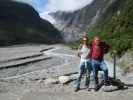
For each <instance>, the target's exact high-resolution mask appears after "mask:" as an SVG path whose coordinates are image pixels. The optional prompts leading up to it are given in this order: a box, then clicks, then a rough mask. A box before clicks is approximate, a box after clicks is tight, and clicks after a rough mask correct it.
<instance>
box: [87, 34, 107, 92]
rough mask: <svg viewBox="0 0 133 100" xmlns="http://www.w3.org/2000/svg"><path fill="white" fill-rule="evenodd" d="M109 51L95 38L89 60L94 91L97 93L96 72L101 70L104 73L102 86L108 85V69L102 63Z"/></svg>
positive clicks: (105, 45)
mask: <svg viewBox="0 0 133 100" xmlns="http://www.w3.org/2000/svg"><path fill="white" fill-rule="evenodd" d="M108 50H109V45H107V44H106V43H105V42H102V41H101V39H100V37H98V36H96V37H95V38H94V40H93V42H92V44H91V51H90V55H89V56H90V59H91V66H92V70H93V76H94V90H95V91H97V90H98V89H99V86H98V84H99V82H98V71H99V70H101V71H103V72H104V85H105V86H108V85H109V78H108V68H107V66H106V63H105V62H104V54H105V53H107V52H108Z"/></svg>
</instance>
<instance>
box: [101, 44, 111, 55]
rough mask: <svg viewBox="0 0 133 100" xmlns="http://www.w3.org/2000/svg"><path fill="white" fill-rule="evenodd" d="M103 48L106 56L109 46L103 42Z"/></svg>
mask: <svg viewBox="0 0 133 100" xmlns="http://www.w3.org/2000/svg"><path fill="white" fill-rule="evenodd" d="M103 48H104V53H105V54H106V53H108V52H109V50H110V49H111V46H110V45H109V44H107V43H106V42H103Z"/></svg>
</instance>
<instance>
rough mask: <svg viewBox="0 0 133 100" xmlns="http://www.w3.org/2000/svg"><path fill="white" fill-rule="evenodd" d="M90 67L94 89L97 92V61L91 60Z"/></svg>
mask: <svg viewBox="0 0 133 100" xmlns="http://www.w3.org/2000/svg"><path fill="white" fill-rule="evenodd" d="M91 66H92V70H93V77H94V88H95V90H96V91H97V90H98V67H99V63H98V61H96V60H91Z"/></svg>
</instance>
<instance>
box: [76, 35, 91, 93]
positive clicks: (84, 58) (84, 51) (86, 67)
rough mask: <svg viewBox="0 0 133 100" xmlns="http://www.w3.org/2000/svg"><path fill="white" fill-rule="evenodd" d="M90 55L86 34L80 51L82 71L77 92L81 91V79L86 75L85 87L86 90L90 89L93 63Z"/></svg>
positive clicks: (80, 68)
mask: <svg viewBox="0 0 133 100" xmlns="http://www.w3.org/2000/svg"><path fill="white" fill-rule="evenodd" d="M88 54H89V48H88V38H87V35H86V34H84V36H83V39H82V44H81V45H80V47H79V49H78V56H79V57H80V58H81V60H80V65H79V70H80V71H79V77H78V79H77V86H76V89H75V92H77V91H78V90H80V82H81V78H82V76H83V75H84V74H86V82H85V86H86V88H88V87H89V81H90V71H91V68H90V65H91V63H90V60H89V58H88Z"/></svg>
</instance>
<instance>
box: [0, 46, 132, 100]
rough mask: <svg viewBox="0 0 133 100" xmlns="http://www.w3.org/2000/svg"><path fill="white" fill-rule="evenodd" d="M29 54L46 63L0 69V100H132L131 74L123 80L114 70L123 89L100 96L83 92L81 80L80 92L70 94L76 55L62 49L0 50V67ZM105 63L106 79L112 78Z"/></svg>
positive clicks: (115, 89) (72, 88) (17, 48)
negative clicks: (39, 54)
mask: <svg viewBox="0 0 133 100" xmlns="http://www.w3.org/2000/svg"><path fill="white" fill-rule="evenodd" d="M40 51H41V52H40ZM31 52H32V53H41V54H42V55H41V57H45V58H47V57H48V59H41V60H39V61H38V60H37V61H35V60H34V61H35V62H34V61H33V62H32V63H26V64H20V65H17V66H15V67H13V66H10V67H5V68H2V69H0V100H82V99H90V100H99V99H102V100H112V99H114V100H119V99H121V100H132V98H133V95H132V93H133V87H132V86H133V74H132V73H129V74H127V75H125V76H123V75H122V71H121V70H120V69H119V68H118V67H117V68H118V69H117V78H120V79H121V81H122V82H124V83H125V84H126V88H124V89H117V87H113V88H112V91H110V92H104V91H103V89H102V88H101V89H100V90H99V91H98V92H94V91H93V90H91V91H87V89H85V88H84V80H82V85H81V90H80V91H79V92H74V87H75V79H76V78H77V75H78V74H77V72H78V64H79V60H80V59H79V58H78V57H77V56H76V51H73V50H71V49H70V48H68V47H65V46H63V45H50V46H47V45H32V46H31V45H26V46H25V45H24V46H15V47H6V48H0V55H1V56H0V60H1V62H0V63H3V61H5V60H7V59H8V60H7V62H6V63H9V62H8V61H9V60H10V59H13V58H19V57H22V54H23V56H24V55H29V53H31ZM14 55H16V56H14ZM39 57H40V56H39ZM25 59H26V60H27V59H28V60H29V59H31V58H25ZM15 60H16V59H15ZM21 60H22V59H19V62H22V61H21ZM13 62H14V61H13ZM4 63H5V62H4ZM107 63H108V65H109V66H108V68H109V75H110V76H112V75H113V64H112V63H111V62H108V61H107ZM2 67H3V66H2ZM61 76H67V78H68V81H69V82H67V84H62V83H61V80H59V78H60V77H61ZM91 85H92V84H91ZM127 86H128V88H127Z"/></svg>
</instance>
